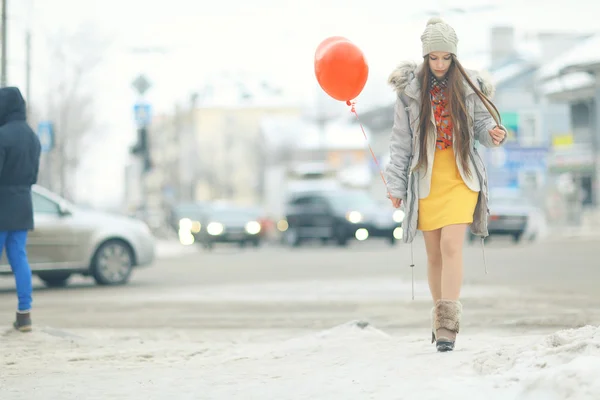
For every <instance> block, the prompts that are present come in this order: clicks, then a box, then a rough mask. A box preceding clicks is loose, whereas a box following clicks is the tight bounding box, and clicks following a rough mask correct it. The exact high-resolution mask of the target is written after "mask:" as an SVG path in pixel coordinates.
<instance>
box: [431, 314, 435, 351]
mask: <svg viewBox="0 0 600 400" xmlns="http://www.w3.org/2000/svg"><path fill="white" fill-rule="evenodd" d="M431 343H435V307H431Z"/></svg>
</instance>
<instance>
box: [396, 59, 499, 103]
mask: <svg viewBox="0 0 600 400" xmlns="http://www.w3.org/2000/svg"><path fill="white" fill-rule="evenodd" d="M423 65H424V64H423V63H421V64H419V65H417V63H415V62H414V61H405V62H403V63H401V64H400V65H398V66H397V67H396V68H395V69H394V70H393V71H392V73H391V74H390V76H389V78H388V84H390V85H391V86H392V88H393V89H394V91H395V92H396V93H397V94H398V95H400V94H402V93H405V92H406V89H407V88H408V87H410V88H411V89H413V90H414V91H415V92H417V91H418V90H419V81H418V80H417V79H415V77H416V76H417V74H418V73H419V72H420V71H421V69H422V68H423ZM465 71H466V72H467V74H469V78H471V81H472V82H473V83H475V82H478V83H479V87H480V88H481V92H482V93H483V94H485V95H486V96H487V97H488V98H490V99H491V98H492V97H494V93H495V91H496V89H495V87H494V84H493V83H492V79H491V76H489V74H487V73H486V72H484V71H473V70H468V69H465ZM465 85H466V86H467V91H468V93H470V92H472V91H473V89H471V87H470V86H469V85H468V84H467V83H465Z"/></svg>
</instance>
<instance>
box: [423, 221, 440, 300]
mask: <svg viewBox="0 0 600 400" xmlns="http://www.w3.org/2000/svg"><path fill="white" fill-rule="evenodd" d="M441 233H442V231H441V229H436V230H434V231H426V232H423V238H424V239H425V249H426V251H427V280H428V282H429V290H430V291H431V297H432V298H433V304H435V302H436V301H438V300H439V299H441V298H442V250H441V247H440V238H441Z"/></svg>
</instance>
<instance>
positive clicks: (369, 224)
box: [283, 190, 404, 246]
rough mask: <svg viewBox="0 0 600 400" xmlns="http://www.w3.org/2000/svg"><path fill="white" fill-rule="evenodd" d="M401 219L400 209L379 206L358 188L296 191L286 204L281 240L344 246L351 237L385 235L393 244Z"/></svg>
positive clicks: (400, 229) (383, 236)
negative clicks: (330, 242)
mask: <svg viewBox="0 0 600 400" xmlns="http://www.w3.org/2000/svg"><path fill="white" fill-rule="evenodd" d="M403 219H404V213H403V212H402V211H400V210H392V209H390V208H388V207H385V206H382V205H381V204H380V203H378V202H376V201H375V200H374V199H373V198H372V197H371V196H370V195H369V194H368V193H367V192H365V191H361V190H332V191H321V192H308V193H298V194H296V195H295V196H294V197H292V198H291V199H290V200H289V202H288V205H287V212H286V222H287V229H286V230H285V231H284V232H283V240H284V242H285V243H286V244H289V245H292V246H298V245H300V244H301V243H302V242H303V241H305V240H311V239H317V240H321V241H323V242H327V241H329V240H332V241H335V242H336V243H337V244H338V245H340V246H345V245H346V244H348V242H349V241H350V240H354V239H356V240H360V241H362V240H367V239H369V238H384V239H386V240H388V241H389V243H390V244H395V243H396V240H397V239H399V238H401V237H402V228H401V226H402V220H403Z"/></svg>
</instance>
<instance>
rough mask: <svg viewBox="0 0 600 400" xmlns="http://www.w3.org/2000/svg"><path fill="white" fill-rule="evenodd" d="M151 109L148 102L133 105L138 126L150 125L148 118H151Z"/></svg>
mask: <svg viewBox="0 0 600 400" xmlns="http://www.w3.org/2000/svg"><path fill="white" fill-rule="evenodd" d="M151 111H152V109H151V107H150V104H147V103H137V104H135V105H134V106H133V114H134V117H135V122H136V123H137V125H138V126H148V125H150V120H151V118H152V114H151Z"/></svg>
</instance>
